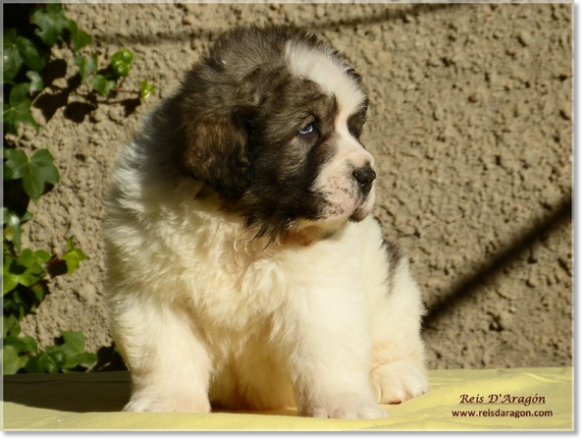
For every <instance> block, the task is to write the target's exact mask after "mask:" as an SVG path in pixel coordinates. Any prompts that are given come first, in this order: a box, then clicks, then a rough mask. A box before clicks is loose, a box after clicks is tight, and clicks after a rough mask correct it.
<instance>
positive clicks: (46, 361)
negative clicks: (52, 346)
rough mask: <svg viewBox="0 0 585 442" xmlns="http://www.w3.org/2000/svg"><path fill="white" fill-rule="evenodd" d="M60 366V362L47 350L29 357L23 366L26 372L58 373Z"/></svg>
mask: <svg viewBox="0 0 585 442" xmlns="http://www.w3.org/2000/svg"><path fill="white" fill-rule="evenodd" d="M60 368H61V366H60V364H59V363H58V362H57V361H56V360H55V359H54V358H53V357H51V355H49V354H48V353H47V352H43V353H40V354H38V355H37V356H34V357H32V358H30V359H29V360H28V362H27V363H26V365H25V366H24V370H25V371H26V372H27V373H58V372H59V369H60Z"/></svg>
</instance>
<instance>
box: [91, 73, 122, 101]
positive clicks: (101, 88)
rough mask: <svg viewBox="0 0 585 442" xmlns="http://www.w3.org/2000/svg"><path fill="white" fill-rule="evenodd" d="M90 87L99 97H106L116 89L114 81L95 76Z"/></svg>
mask: <svg viewBox="0 0 585 442" xmlns="http://www.w3.org/2000/svg"><path fill="white" fill-rule="evenodd" d="M91 85H92V86H93V88H94V89H95V90H96V91H97V92H98V93H99V94H100V95H102V96H104V97H107V96H108V95H110V93H111V92H112V91H113V90H114V89H115V88H116V81H115V80H109V79H107V78H106V77H104V76H103V75H96V76H95V77H93V80H92V81H91Z"/></svg>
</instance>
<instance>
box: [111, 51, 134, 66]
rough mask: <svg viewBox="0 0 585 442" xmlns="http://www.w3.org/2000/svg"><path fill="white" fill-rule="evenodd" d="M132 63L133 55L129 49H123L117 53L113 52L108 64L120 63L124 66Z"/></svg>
mask: <svg viewBox="0 0 585 442" xmlns="http://www.w3.org/2000/svg"><path fill="white" fill-rule="evenodd" d="M133 61H134V53H133V52H132V51H131V50H130V49H126V48H124V49H121V50H119V51H118V52H115V53H114V55H112V59H111V61H110V63H118V62H122V63H126V64H132V62H133Z"/></svg>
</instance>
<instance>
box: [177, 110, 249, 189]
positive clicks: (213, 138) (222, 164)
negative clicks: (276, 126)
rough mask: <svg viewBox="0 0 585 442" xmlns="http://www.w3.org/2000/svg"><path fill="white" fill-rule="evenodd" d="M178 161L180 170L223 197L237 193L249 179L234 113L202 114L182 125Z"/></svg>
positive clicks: (246, 155) (244, 147) (243, 143)
mask: <svg viewBox="0 0 585 442" xmlns="http://www.w3.org/2000/svg"><path fill="white" fill-rule="evenodd" d="M183 130H184V133H183V143H181V144H182V146H180V148H179V151H178V161H179V165H180V167H181V169H182V170H183V172H185V173H187V174H188V175H191V176H192V177H194V178H196V179H199V180H201V181H203V182H205V183H206V184H208V185H209V186H211V188H212V189H213V190H215V191H216V192H217V193H219V194H220V196H222V197H224V198H234V197H238V196H240V195H241V194H242V193H244V191H245V190H246V188H247V187H248V186H249V185H250V184H251V183H252V164H251V162H250V158H249V153H248V150H247V136H246V131H245V129H244V127H243V126H242V125H241V124H240V123H239V122H238V121H237V120H236V118H235V117H234V116H204V117H199V118H197V119H196V121H189V122H187V123H185V124H184V126H183Z"/></svg>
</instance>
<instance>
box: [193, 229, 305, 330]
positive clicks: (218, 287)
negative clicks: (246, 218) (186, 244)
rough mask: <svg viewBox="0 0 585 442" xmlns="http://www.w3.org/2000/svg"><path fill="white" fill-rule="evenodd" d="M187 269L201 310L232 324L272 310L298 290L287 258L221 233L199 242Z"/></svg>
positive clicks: (242, 323)
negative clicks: (205, 242)
mask: <svg viewBox="0 0 585 442" xmlns="http://www.w3.org/2000/svg"><path fill="white" fill-rule="evenodd" d="M185 268H186V271H185V275H184V281H186V283H187V286H188V292H189V293H188V296H189V297H190V298H191V301H192V302H193V304H194V307H195V311H196V312H197V314H199V315H205V316H207V317H209V319H212V320H214V321H220V322H221V321H224V320H227V321H230V323H232V324H233V325H236V323H241V325H242V326H245V324H246V323H249V322H250V321H256V320H261V319H262V318H263V317H266V316H268V315H270V314H272V313H273V312H274V311H275V310H277V309H278V308H279V307H280V306H281V305H282V304H283V302H284V301H285V299H286V296H287V294H288V293H289V292H290V291H291V289H292V290H294V287H292V286H293V285H294V283H293V280H294V278H292V277H291V274H290V272H289V271H287V264H286V257H285V256H283V255H282V254H277V253H273V252H271V251H269V250H264V249H263V246H262V247H259V245H257V244H253V243H250V242H249V241H244V240H234V239H233V238H231V239H230V238H229V237H219V238H216V242H214V243H213V244H207V245H203V244H199V245H198V247H197V248H195V249H194V253H193V254H192V255H191V257H190V259H189V263H187V265H186V266H185Z"/></svg>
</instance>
